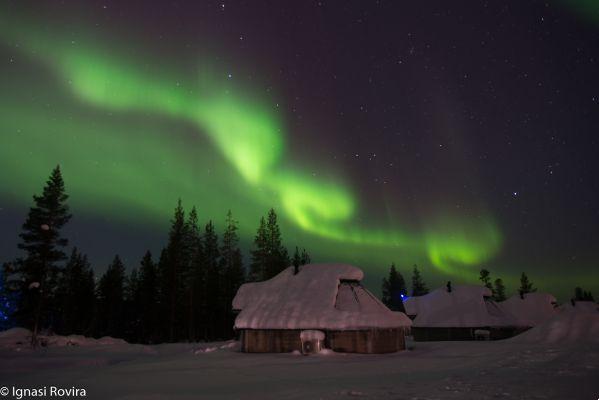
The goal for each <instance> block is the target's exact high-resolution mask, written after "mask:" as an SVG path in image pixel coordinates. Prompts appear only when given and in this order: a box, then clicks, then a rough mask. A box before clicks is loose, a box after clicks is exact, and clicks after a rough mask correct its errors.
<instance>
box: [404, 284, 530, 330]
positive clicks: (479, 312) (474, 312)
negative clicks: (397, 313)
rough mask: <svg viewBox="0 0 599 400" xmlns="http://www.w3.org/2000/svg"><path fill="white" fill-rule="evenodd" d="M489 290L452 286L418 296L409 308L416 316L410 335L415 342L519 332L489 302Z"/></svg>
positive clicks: (501, 311)
mask: <svg viewBox="0 0 599 400" xmlns="http://www.w3.org/2000/svg"><path fill="white" fill-rule="evenodd" d="M491 294H492V293H491V291H490V290H489V289H488V288H486V287H484V286H478V285H453V287H452V290H451V291H448V290H447V288H446V287H442V288H438V289H435V290H433V291H432V292H430V293H428V294H426V295H424V296H419V297H418V298H417V300H415V301H413V299H415V298H414V297H412V298H410V300H412V301H413V303H412V304H411V305H409V309H410V310H411V311H408V312H414V313H415V314H416V317H415V319H414V322H413V325H412V334H413V335H414V340H416V341H427V340H474V339H475V338H476V335H477V331H478V333H480V332H484V333H485V334H486V335H487V337H488V338H491V339H501V338H505V337H509V336H513V335H514V334H516V333H518V332H517V329H516V328H515V324H514V321H513V320H512V318H511V317H510V316H509V315H507V314H506V313H505V312H504V311H503V310H502V309H501V308H500V307H499V306H497V304H496V303H495V302H493V301H491V300H490V298H491Z"/></svg>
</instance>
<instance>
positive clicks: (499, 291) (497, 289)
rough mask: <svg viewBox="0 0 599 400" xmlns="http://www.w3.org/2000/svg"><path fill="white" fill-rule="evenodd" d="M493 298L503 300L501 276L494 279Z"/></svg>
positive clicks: (503, 289) (503, 292)
mask: <svg viewBox="0 0 599 400" xmlns="http://www.w3.org/2000/svg"><path fill="white" fill-rule="evenodd" d="M494 293H495V295H494V299H495V301H505V299H506V296H505V285H504V284H503V280H502V279H501V278H497V279H495V290H494Z"/></svg>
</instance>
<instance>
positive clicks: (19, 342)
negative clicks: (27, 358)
mask: <svg viewBox="0 0 599 400" xmlns="http://www.w3.org/2000/svg"><path fill="white" fill-rule="evenodd" d="M30 343H31V331H30V330H28V329H25V328H11V329H8V330H6V331H2V332H0V348H13V347H18V346H23V345H29V344H30Z"/></svg>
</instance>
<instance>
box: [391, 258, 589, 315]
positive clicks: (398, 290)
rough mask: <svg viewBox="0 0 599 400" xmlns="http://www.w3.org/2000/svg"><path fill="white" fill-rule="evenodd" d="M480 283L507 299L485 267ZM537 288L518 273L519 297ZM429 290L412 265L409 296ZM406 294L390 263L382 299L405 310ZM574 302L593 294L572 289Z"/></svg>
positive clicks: (499, 298) (500, 281)
mask: <svg viewBox="0 0 599 400" xmlns="http://www.w3.org/2000/svg"><path fill="white" fill-rule="evenodd" d="M478 279H479V280H480V281H481V282H482V284H483V285H484V286H485V287H487V288H488V289H489V290H490V291H491V298H492V299H493V300H494V301H504V300H506V299H507V296H506V291H505V285H504V283H503V279H501V278H497V279H495V280H494V281H493V280H492V278H491V273H490V272H489V271H488V270H487V269H481V270H480V275H479V278H478ZM446 287H447V291H448V292H451V291H452V285H451V282H450V281H449V282H447V284H446ZM536 291H537V289H536V288H535V287H534V286H533V284H532V282H531V281H530V280H529V279H528V275H526V273H524V272H522V274H521V275H520V287H519V288H518V294H519V295H520V298H524V295H525V294H527V293H533V292H536ZM428 292H429V290H428V288H427V286H426V284H425V283H424V280H423V278H422V275H421V274H420V271H419V270H418V266H416V265H414V267H413V270H412V292H411V294H410V296H422V295H425V294H427V293H428ZM407 296H408V290H407V288H406V282H405V280H404V278H403V276H402V275H401V273H400V272H399V271H397V268H396V267H395V264H394V263H393V264H391V267H390V268H389V274H388V276H387V277H386V278H383V283H382V301H383V303H384V304H385V305H386V306H387V307H389V308H390V309H391V310H393V311H402V312H405V307H404V305H403V299H404V298H406V297H407ZM571 301H572V302H573V303H574V302H576V301H594V298H593V295H592V293H591V292H590V291H588V292H587V291H585V290H583V289H582V288H580V287H577V288H575V289H574V297H573V298H572V299H571Z"/></svg>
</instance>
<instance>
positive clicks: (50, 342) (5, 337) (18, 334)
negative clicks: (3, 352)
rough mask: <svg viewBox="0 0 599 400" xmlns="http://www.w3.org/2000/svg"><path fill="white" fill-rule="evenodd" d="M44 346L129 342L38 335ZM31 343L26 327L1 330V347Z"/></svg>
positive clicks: (74, 336)
mask: <svg viewBox="0 0 599 400" xmlns="http://www.w3.org/2000/svg"><path fill="white" fill-rule="evenodd" d="M38 340H39V342H40V344H41V345H42V346H50V347H65V346H107V345H110V346H114V345H122V344H128V343H127V342H126V341H124V340H123V339H117V338H113V337H110V336H104V337H102V338H100V339H94V338H91V337H85V336H81V335H69V336H60V335H38ZM30 344H31V331H30V330H29V329H25V328H12V329H9V330H6V331H3V332H0V348H21V347H23V346H29V345H30Z"/></svg>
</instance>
